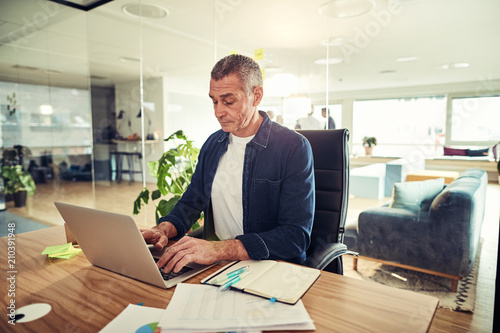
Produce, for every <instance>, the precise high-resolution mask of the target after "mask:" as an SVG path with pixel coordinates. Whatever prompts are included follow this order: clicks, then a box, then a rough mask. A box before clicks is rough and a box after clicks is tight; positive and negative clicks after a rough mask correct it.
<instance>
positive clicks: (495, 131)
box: [450, 96, 500, 145]
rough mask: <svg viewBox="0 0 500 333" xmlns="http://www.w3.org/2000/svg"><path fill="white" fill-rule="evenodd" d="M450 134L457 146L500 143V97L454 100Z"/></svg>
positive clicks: (460, 98)
mask: <svg viewBox="0 0 500 333" xmlns="http://www.w3.org/2000/svg"><path fill="white" fill-rule="evenodd" d="M450 134H451V135H450V136H451V143H456V144H465V145H467V144H475V145H477V144H480V143H484V144H485V145H490V144H494V143H496V142H498V141H500V96H488V97H459V98H453V99H452V101H451V133H450Z"/></svg>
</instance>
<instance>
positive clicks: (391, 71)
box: [380, 69, 397, 75]
mask: <svg viewBox="0 0 500 333" xmlns="http://www.w3.org/2000/svg"><path fill="white" fill-rule="evenodd" d="M396 73H397V72H396V71H395V70H393V69H388V70H385V71H380V74H382V75H392V74H396Z"/></svg>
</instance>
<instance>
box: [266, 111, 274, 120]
mask: <svg viewBox="0 0 500 333" xmlns="http://www.w3.org/2000/svg"><path fill="white" fill-rule="evenodd" d="M267 115H268V116H269V119H271V120H274V111H273V110H269V111H267Z"/></svg>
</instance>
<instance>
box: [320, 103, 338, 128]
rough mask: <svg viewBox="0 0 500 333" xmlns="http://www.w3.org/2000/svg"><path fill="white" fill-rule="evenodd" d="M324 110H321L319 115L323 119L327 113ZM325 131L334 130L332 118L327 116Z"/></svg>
mask: <svg viewBox="0 0 500 333" xmlns="http://www.w3.org/2000/svg"><path fill="white" fill-rule="evenodd" d="M326 111H327V110H326V108H322V109H321V115H322V116H323V118H326V116H327V112H326ZM325 129H335V121H334V120H333V118H332V116H330V115H328V121H327V122H326V123H325Z"/></svg>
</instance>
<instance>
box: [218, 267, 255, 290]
mask: <svg viewBox="0 0 500 333" xmlns="http://www.w3.org/2000/svg"><path fill="white" fill-rule="evenodd" d="M249 273H250V272H248V271H247V272H244V273H241V274H239V275H236V276H235V277H233V278H231V279H230V280H229V281H227V282H226V283H224V284H223V285H222V286H220V287H219V289H217V291H220V292H223V291H226V290H228V289H229V288H231V286H232V285H234V284H235V283H236V282H238V281H240V280H241V279H243V278H244V277H245V276H247V275H248V274H249Z"/></svg>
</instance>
